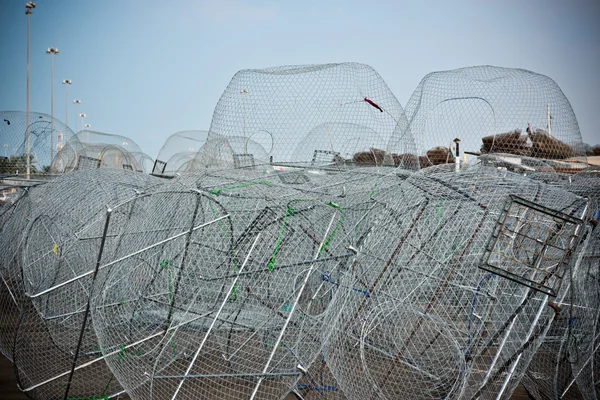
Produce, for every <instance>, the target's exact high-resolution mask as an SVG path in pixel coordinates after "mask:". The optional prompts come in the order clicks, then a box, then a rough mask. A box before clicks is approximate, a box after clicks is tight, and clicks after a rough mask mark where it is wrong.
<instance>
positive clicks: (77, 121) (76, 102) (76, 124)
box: [73, 99, 83, 140]
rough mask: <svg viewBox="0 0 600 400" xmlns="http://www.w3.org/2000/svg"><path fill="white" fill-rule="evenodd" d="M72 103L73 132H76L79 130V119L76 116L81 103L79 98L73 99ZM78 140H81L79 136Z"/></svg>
mask: <svg viewBox="0 0 600 400" xmlns="http://www.w3.org/2000/svg"><path fill="white" fill-rule="evenodd" d="M73 103H75V134H77V132H78V131H79V129H78V127H79V125H78V123H79V120H78V119H77V116H78V115H79V105H80V104H81V100H79V99H75V100H73ZM82 129H83V127H82ZM79 140H81V138H79Z"/></svg>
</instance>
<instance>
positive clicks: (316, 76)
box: [209, 63, 416, 167]
mask: <svg viewBox="0 0 600 400" xmlns="http://www.w3.org/2000/svg"><path fill="white" fill-rule="evenodd" d="M209 131H210V135H212V134H216V135H219V136H218V137H219V138H221V137H225V138H227V139H229V138H231V137H237V138H238V140H240V139H241V143H242V148H241V149H240V150H241V152H242V154H251V153H250V151H249V149H248V147H247V145H246V143H247V142H248V141H250V140H252V141H254V142H255V143H257V144H258V145H260V146H261V147H262V148H263V149H264V150H265V151H266V155H267V156H268V157H269V159H270V158H271V157H272V160H273V162H275V163H303V164H304V163H308V164H310V163H311V162H312V161H313V160H316V159H317V158H318V152H329V153H330V154H331V155H337V156H338V157H339V158H340V161H342V160H343V161H347V162H353V156H354V155H355V154H357V153H361V152H363V153H366V154H367V157H373V156H372V153H373V151H375V150H377V151H379V152H380V153H385V154H387V156H386V157H383V156H381V157H380V158H381V160H377V161H378V164H382V163H386V164H391V165H393V164H394V160H393V158H392V154H396V155H397V156H400V155H406V158H408V159H410V158H411V157H412V159H416V156H415V153H416V148H415V144H414V140H413V138H412V135H411V134H410V131H409V130H408V127H407V122H406V117H405V115H404V111H403V109H402V107H401V106H400V104H399V103H398V100H397V99H396V98H395V97H394V95H393V94H392V92H391V91H390V90H389V88H388V87H387V85H386V84H385V82H384V81H383V79H381V77H380V76H379V75H378V74H377V72H375V71H374V70H373V69H372V68H371V67H369V66H367V65H363V64H357V63H341V64H326V65H306V66H286V67H276V68H266V69H256V70H242V71H240V72H238V73H237V74H236V75H235V76H234V77H233V79H232V80H231V82H230V83H229V85H228V86H227V88H226V89H225V92H224V93H223V95H222V96H221V98H220V99H219V102H218V103H217V106H216V108H215V112H214V115H213V120H212V123H211V127H210V130H209ZM210 135H209V139H211V137H210ZM219 140H220V139H219ZM235 151H236V152H237V151H238V150H237V149H236V150H235ZM411 155H412V156H411ZM254 158H255V159H258V158H259V157H257V156H256V155H254ZM399 159H400V158H399ZM261 161H269V160H261ZM372 161H373V163H375V158H373V159H372ZM330 162H331V157H329V159H328V160H326V163H330ZM410 165H411V166H412V167H414V166H415V165H416V161H413V162H412V163H410Z"/></svg>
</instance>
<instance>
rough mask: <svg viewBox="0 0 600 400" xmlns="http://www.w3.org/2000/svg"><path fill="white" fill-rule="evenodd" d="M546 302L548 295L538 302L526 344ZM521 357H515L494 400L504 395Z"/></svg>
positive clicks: (498, 399)
mask: <svg viewBox="0 0 600 400" xmlns="http://www.w3.org/2000/svg"><path fill="white" fill-rule="evenodd" d="M547 301H548V295H545V296H544V298H543V300H542V301H541V302H540V307H539V308H538V312H537V314H536V315H535V319H534V320H533V322H532V323H531V326H530V327H529V332H527V339H525V342H528V341H529V339H530V338H531V336H532V335H533V331H534V329H535V327H536V325H537V323H538V321H539V320H540V317H541V315H542V311H544V308H545V307H546V303H547ZM515 319H516V318H515ZM522 356H523V353H521V354H519V356H518V357H517V359H516V360H515V362H514V363H513V365H512V366H511V368H510V371H509V372H508V374H507V375H506V378H504V382H503V383H502V387H501V388H500V392H498V395H497V396H496V400H500V399H501V398H502V394H504V391H505V390H506V388H507V387H508V383H509V382H510V379H511V378H512V376H513V374H514V372H515V369H516V368H517V365H518V364H519V361H521V357H522Z"/></svg>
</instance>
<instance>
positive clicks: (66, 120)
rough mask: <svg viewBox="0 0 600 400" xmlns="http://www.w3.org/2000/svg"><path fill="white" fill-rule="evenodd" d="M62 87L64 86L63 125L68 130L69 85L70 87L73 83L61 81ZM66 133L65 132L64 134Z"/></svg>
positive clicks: (67, 80) (68, 80)
mask: <svg viewBox="0 0 600 400" xmlns="http://www.w3.org/2000/svg"><path fill="white" fill-rule="evenodd" d="M62 83H63V85H65V95H66V97H65V125H66V127H67V128H68V127H69V85H71V84H72V83H73V81H72V80H70V79H63V81H62ZM66 132H67V131H66V130H65V133H66Z"/></svg>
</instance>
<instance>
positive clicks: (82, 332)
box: [63, 208, 112, 399]
mask: <svg viewBox="0 0 600 400" xmlns="http://www.w3.org/2000/svg"><path fill="white" fill-rule="evenodd" d="M111 213H112V209H110V208H109V209H108V210H106V222H105V223H104V232H103V233H102V241H101V242H100V251H98V258H97V259H96V269H95V270H94V275H93V276H92V284H91V285H90V295H89V297H88V302H87V307H86V309H85V315H84V316H83V323H82V325H81V331H80V332H79V340H78V341H77V349H76V350H75V357H74V358H73V364H72V365H71V373H70V374H69V380H68V381H67V388H66V390H65V396H64V397H63V398H64V399H68V398H69V390H71V382H72V381H73V375H74V374H75V366H76V365H77V358H78V357H79V350H80V349H81V342H83V335H84V333H85V327H86V324H87V319H88V315H89V313H90V305H91V300H92V290H93V287H94V282H95V281H96V276H97V275H98V271H99V270H100V261H101V260H102V252H103V251H104V243H106V233H107V232H108V225H109V223H110V215H111Z"/></svg>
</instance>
